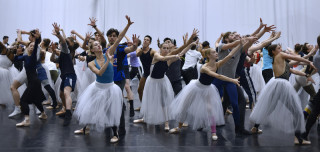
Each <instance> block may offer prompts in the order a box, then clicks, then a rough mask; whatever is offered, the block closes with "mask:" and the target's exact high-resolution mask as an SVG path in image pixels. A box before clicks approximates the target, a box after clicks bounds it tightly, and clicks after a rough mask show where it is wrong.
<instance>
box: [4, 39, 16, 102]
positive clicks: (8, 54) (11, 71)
mask: <svg viewBox="0 0 320 152" xmlns="http://www.w3.org/2000/svg"><path fill="white" fill-rule="evenodd" d="M13 58H14V54H13V51H10V50H8V49H7V48H6V46H5V45H4V44H3V43H2V42H0V84H1V85H0V90H1V92H0V96H1V98H0V104H1V105H6V106H8V105H10V104H12V102H13V98H12V95H11V92H10V85H11V83H12V81H13V79H12V78H13V77H14V76H15V75H17V74H18V73H19V72H18V70H17V69H16V68H15V67H14V66H12V61H13Z"/></svg>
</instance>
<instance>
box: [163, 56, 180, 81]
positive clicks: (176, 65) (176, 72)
mask: <svg viewBox="0 0 320 152" xmlns="http://www.w3.org/2000/svg"><path fill="white" fill-rule="evenodd" d="M166 75H167V77H168V78H169V80H170V81H171V82H172V81H178V80H180V78H181V60H177V61H175V62H173V63H171V65H170V66H169V68H168V70H167V72H166Z"/></svg>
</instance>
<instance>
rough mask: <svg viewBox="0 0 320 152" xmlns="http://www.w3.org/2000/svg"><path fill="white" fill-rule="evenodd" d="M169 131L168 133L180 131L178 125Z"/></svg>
mask: <svg viewBox="0 0 320 152" xmlns="http://www.w3.org/2000/svg"><path fill="white" fill-rule="evenodd" d="M169 133H170V134H178V133H180V128H179V127H176V128H172V129H170V131H169Z"/></svg>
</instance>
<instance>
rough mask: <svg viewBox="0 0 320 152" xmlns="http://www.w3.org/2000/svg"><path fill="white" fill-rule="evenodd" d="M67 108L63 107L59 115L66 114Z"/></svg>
mask: <svg viewBox="0 0 320 152" xmlns="http://www.w3.org/2000/svg"><path fill="white" fill-rule="evenodd" d="M65 113H66V110H64V108H62V109H61V110H60V111H59V112H57V113H56V115H57V116H60V115H62V114H65Z"/></svg>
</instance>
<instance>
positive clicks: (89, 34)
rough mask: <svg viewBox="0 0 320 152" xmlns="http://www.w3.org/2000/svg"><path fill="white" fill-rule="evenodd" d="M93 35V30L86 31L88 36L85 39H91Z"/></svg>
mask: <svg viewBox="0 0 320 152" xmlns="http://www.w3.org/2000/svg"><path fill="white" fill-rule="evenodd" d="M92 36H93V35H92V32H87V33H86V38H85V39H87V40H88V39H90V38H91V37H92Z"/></svg>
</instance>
